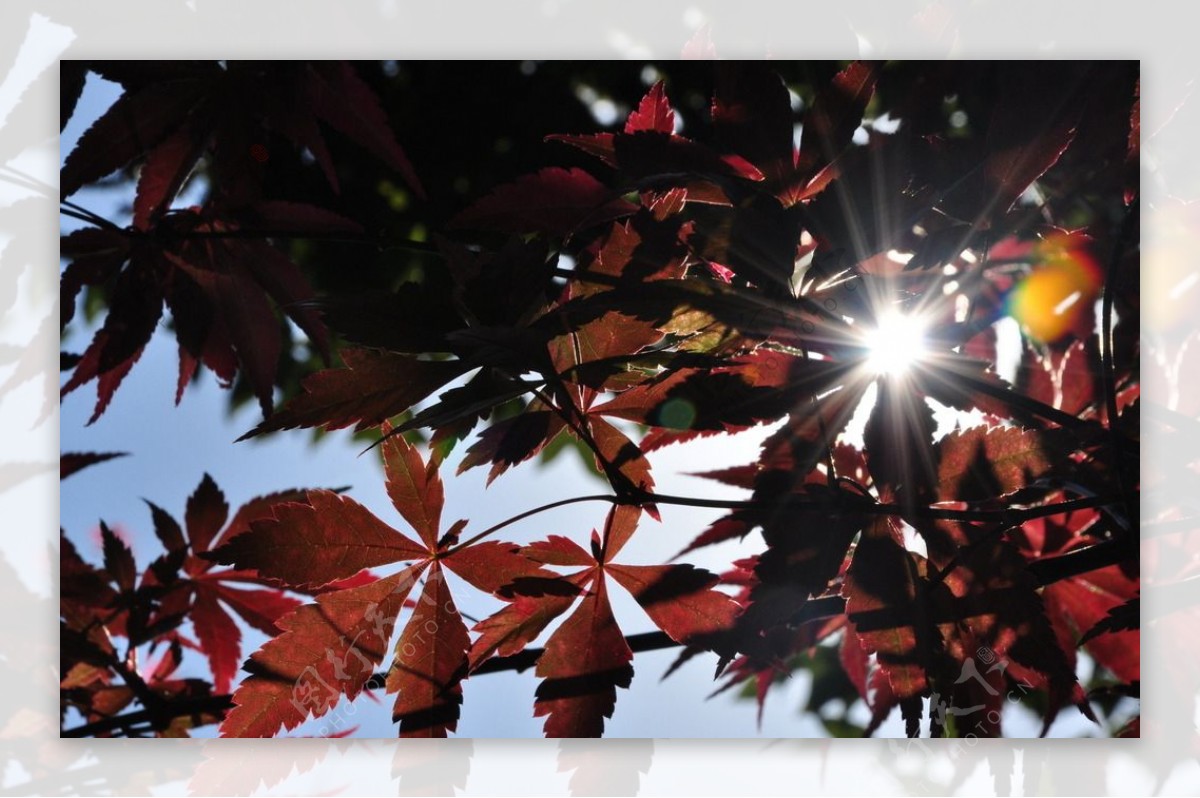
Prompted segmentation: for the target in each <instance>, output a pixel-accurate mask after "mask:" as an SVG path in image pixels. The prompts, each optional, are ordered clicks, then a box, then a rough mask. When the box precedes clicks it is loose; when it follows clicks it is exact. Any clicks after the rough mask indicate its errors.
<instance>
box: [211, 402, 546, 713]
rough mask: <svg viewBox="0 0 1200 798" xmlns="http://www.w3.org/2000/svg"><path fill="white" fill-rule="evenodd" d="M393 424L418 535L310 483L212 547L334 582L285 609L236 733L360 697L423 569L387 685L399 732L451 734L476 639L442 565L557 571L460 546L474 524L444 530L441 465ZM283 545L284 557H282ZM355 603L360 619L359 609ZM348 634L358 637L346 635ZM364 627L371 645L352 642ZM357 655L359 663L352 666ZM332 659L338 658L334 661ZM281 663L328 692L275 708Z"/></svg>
mask: <svg viewBox="0 0 1200 798" xmlns="http://www.w3.org/2000/svg"><path fill="white" fill-rule="evenodd" d="M393 432H394V431H393V429H392V427H391V426H390V425H388V424H384V426H383V434H384V439H383V442H382V444H381V447H380V448H381V453H382V457H383V464H384V471H385V474H386V477H387V489H388V495H389V497H390V498H391V500H392V503H393V504H394V505H395V508H396V510H397V511H398V512H399V513H400V515H401V516H402V517H403V518H404V519H405V520H406V521H407V522H408V523H409V524H410V525H411V526H412V527H413V529H414V531H415V532H416V533H417V537H418V539H419V540H420V542H417V541H414V540H412V539H410V538H408V537H407V536H406V535H405V534H403V533H402V532H400V531H398V530H396V529H393V528H392V527H390V526H388V525H387V524H385V523H384V522H382V521H380V520H379V519H377V518H376V517H375V516H374V515H373V514H372V513H370V511H368V510H367V509H366V508H364V507H362V506H361V505H359V504H357V503H356V502H354V501H353V500H351V499H348V498H346V497H341V496H338V495H336V494H333V493H330V492H328V491H310V492H309V493H308V496H307V499H308V500H307V502H304V503H301V502H296V503H290V504H284V505H280V506H278V507H277V508H276V509H275V513H274V517H273V518H271V519H269V520H266V521H260V522H254V523H251V525H250V526H251V528H250V530H249V531H246V532H243V533H241V534H239V535H237V536H235V537H234V538H233V540H232V541H230V542H229V543H227V544H226V545H225V546H223V547H222V548H221V549H218V550H217V551H215V552H214V553H213V554H212V555H211V558H212V559H216V560H218V561H220V562H226V563H231V564H233V565H235V567H236V568H238V569H254V571H255V572H257V573H258V574H260V575H261V576H262V577H264V578H267V579H273V580H279V581H280V582H282V583H283V584H286V585H287V586H289V587H291V588H294V589H305V588H307V589H312V588H314V587H318V586H323V588H324V592H322V593H321V594H320V595H319V596H318V597H317V603H316V604H315V605H312V604H310V605H305V606H304V607H301V608H299V609H298V610H295V611H294V612H293V613H292V614H290V615H288V616H286V617H285V618H283V619H281V620H280V621H279V625H280V626H282V627H283V628H284V629H285V634H283V635H281V636H279V637H278V638H276V639H275V640H273V641H272V642H271V643H269V644H268V645H267V646H266V647H264V648H263V649H262V650H260V651H259V652H258V653H256V654H255V655H254V656H252V658H251V661H250V664H249V666H248V668H249V669H250V672H251V674H252V675H251V676H250V677H249V678H248V679H247V680H246V681H245V682H243V683H242V685H241V686H240V687H239V688H238V690H237V692H236V693H235V694H234V702H235V704H237V705H238V706H239V707H242V706H245V707H247V708H246V709H244V710H242V709H238V710H235V711H236V712H237V713H238V715H237V718H236V719H235V718H234V714H233V713H231V714H230V716H229V718H227V720H226V726H223V727H222V733H223V734H226V736H235V735H236V736H245V735H249V736H262V735H264V734H267V735H269V734H273V733H274V732H275V731H276V729H277V728H278V726H279V725H280V724H282V725H283V726H284V728H287V729H290V728H293V727H294V726H295V725H297V724H298V723H299V722H301V721H302V720H304V718H305V717H306V716H307V713H308V711H309V710H311V711H312V713H313V715H314V716H319V715H321V714H323V713H324V712H327V711H328V709H329V707H330V706H332V704H333V703H334V702H335V701H336V700H337V699H338V697H339V696H341V695H342V694H344V695H345V696H347V697H348V698H350V699H352V698H354V696H356V695H357V694H358V693H359V692H360V691H361V690H362V689H363V687H364V685H365V684H366V682H367V680H368V679H369V678H370V676H371V670H370V669H371V668H373V667H375V666H376V665H378V664H379V663H380V662H381V661H382V658H383V649H384V647H385V646H386V644H387V642H388V640H389V639H390V637H391V631H392V628H393V627H394V626H395V624H396V622H397V618H398V616H399V614H400V610H401V608H402V607H403V606H404V599H405V597H407V595H408V593H409V592H410V591H411V589H412V587H413V585H414V584H415V583H416V581H417V580H418V579H419V578H420V577H421V576H422V575H424V577H425V586H424V588H423V589H422V592H421V597H420V598H419V599H418V600H417V603H416V605H415V609H414V611H413V613H412V615H411V616H410V617H409V618H408V621H407V622H406V624H405V626H404V630H403V631H402V632H401V634H400V638H399V641H398V642H397V644H396V649H395V654H394V660H393V663H392V665H391V667H390V669H389V671H388V676H387V680H386V687H387V690H388V692H398V696H397V699H396V703H395V708H394V719H395V720H396V721H398V722H399V724H400V734H401V736H406V737H407V736H432V737H444V736H446V734H447V733H448V732H450V731H453V730H454V728H455V725H456V723H457V719H458V714H459V704H460V703H461V686H460V682H461V681H462V679H464V678H466V676H467V673H468V670H469V665H470V662H471V660H470V659H469V657H468V652H469V650H470V648H471V641H470V638H469V636H468V634H467V630H466V626H465V624H464V623H463V621H462V619H461V617H460V616H459V613H458V611H457V609H455V606H454V602H453V599H452V597H451V595H450V593H449V587H448V585H447V583H446V582H445V576H444V573H443V568H447V569H449V570H450V571H452V572H454V573H455V574H456V575H457V576H460V577H462V578H463V579H464V580H466V581H467V582H468V583H469V584H471V585H472V586H474V587H476V588H477V589H479V590H482V591H484V592H486V593H492V592H495V591H497V590H500V589H501V588H502V587H503V586H504V585H505V584H507V583H509V582H512V581H515V580H519V579H529V578H534V577H540V578H544V579H552V578H554V574H553V573H551V572H548V571H545V570H543V569H541V568H540V567H539V564H538V563H536V562H534V561H532V560H530V559H528V558H527V557H525V556H524V555H523V554H522V553H521V550H520V548H519V547H517V546H515V545H512V544H505V543H499V542H487V543H477V544H475V545H472V546H466V547H458V546H457V543H458V539H459V536H460V534H461V531H462V529H463V527H464V525H465V522H458V523H456V524H454V525H452V526H451V528H450V529H449V530H448V531H446V532H445V533H444V534H443V533H442V532H441V530H440V518H441V513H442V505H443V502H444V496H445V493H444V489H443V486H442V482H441V478H440V476H439V475H438V472H437V470H436V464H435V463H434V462H430V463H428V464H427V463H426V462H425V461H424V460H423V458H422V457H421V456H420V454H419V453H418V452H417V450H416V449H415V448H414V447H413V446H412V445H411V444H409V443H408V442H407V441H405V440H404V438H403V437H402V436H401V435H399V434H393ZM281 552H284V553H285V555H284V556H280V553H281ZM399 561H411V562H412V565H410V566H409V567H408V568H407V569H405V570H404V571H402V572H400V574H397V575H393V576H390V577H385V578H384V579H383V580H381V581H386V582H387V583H388V584H389V585H390V588H389V589H388V590H387V591H385V592H379V591H378V590H375V589H373V586H372V585H366V586H362V587H358V586H353V587H347V588H343V589H336V584H337V580H344V579H346V578H347V577H348V576H350V575H352V574H354V573H357V572H358V571H359V570H360V569H362V568H365V567H372V566H377V565H385V564H388V563H392V562H399ZM355 608H357V610H358V611H359V613H360V617H357V618H356V617H354V615H353V610H354V609H355ZM325 613H334V614H335V615H334V616H331V617H336V622H335V621H329V622H325V621H323V620H322V618H323V615H324V614H325ZM347 637H348V638H349V639H350V640H351V643H350V644H346V643H345V640H346V639H347ZM360 637H361V639H362V640H364V641H365V646H366V647H365V648H364V647H362V646H358V645H356V644H355V643H354V642H353V641H354V640H356V639H358V638H360ZM508 645H509V646H511V641H510V642H509V644H508ZM330 646H334V648H329V647H330ZM339 646H340V648H339ZM289 651H290V652H291V653H288V652H289ZM326 651H334V652H335V653H334V654H331V655H330V656H329V658H328V661H326V660H322V657H323V656H325V652H326ZM351 659H353V660H354V661H355V663H357V664H355V665H353V668H352V667H351V665H350V664H349V663H350V660H351ZM329 662H332V663H333V664H334V665H336V668H335V669H334V670H332V671H331V670H329V667H330V665H329ZM280 668H283V669H284V671H283V672H284V674H285V675H286V676H287V678H289V679H291V680H292V681H293V682H295V683H296V685H297V689H300V687H301V685H300V682H297V681H296V680H298V679H300V678H301V677H302V676H303V675H304V674H305V673H308V674H310V675H312V676H313V678H314V679H318V678H319V680H320V684H319V685H317V686H319V687H320V690H322V691H324V692H323V693H321V695H322V696H323V697H322V698H321V700H320V701H317V702H315V703H314V702H308V703H305V702H301V704H302V705H301V706H299V707H295V706H294V707H293V708H292V709H290V710H281V711H279V712H272V711H271V710H270V709H269V705H270V704H271V703H272V702H274V701H279V700H285V699H286V697H287V695H288V692H287V691H288V690H290V689H291V688H290V687H289V686H288V685H287V684H282V685H281V684H280V681H281V679H280V678H278V677H277V676H276V675H272V673H274V672H275V671H278V670H279V669H280ZM306 669H307V670H306ZM330 674H333V675H334V676H337V679H336V680H335V679H332V678H331V677H330ZM317 686H313V685H308V686H305V687H304V689H305V690H307V691H308V692H306V693H305V694H306V695H308V696H310V697H311V690H315V689H317ZM272 724H274V725H272Z"/></svg>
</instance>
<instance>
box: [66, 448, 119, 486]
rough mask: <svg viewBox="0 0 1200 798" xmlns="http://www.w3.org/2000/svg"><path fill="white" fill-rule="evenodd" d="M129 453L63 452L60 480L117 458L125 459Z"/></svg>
mask: <svg viewBox="0 0 1200 798" xmlns="http://www.w3.org/2000/svg"><path fill="white" fill-rule="evenodd" d="M127 454H128V452H63V453H62V454H60V455H59V457H58V478H59V479H60V480H63V479H66V478H67V477H69V476H71V475H72V474H74V473H76V472H78V471H82V470H83V469H85V468H87V467H88V466H93V465H95V464H96V463H103V462H104V461H105V460H112V459H113V458H115V457H125V456H126V455H127Z"/></svg>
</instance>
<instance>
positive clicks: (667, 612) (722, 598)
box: [473, 505, 740, 737]
mask: <svg viewBox="0 0 1200 798" xmlns="http://www.w3.org/2000/svg"><path fill="white" fill-rule="evenodd" d="M640 515H641V510H640V509H639V508H635V507H629V506H620V505H618V506H615V507H613V509H612V510H611V511H610V512H609V514H608V517H607V518H606V520H605V525H604V531H603V534H602V535H601V534H598V533H593V540H592V552H591V553H589V552H587V551H586V550H584V549H583V548H582V547H580V546H579V545H578V544H576V543H574V542H573V541H571V540H569V539H567V538H563V537H559V536H551V537H549V538H548V539H546V540H545V541H540V542H536V543H533V544H531V545H530V546H527V547H526V548H525V551H526V553H527V555H528V556H529V557H530V558H531V559H533V560H536V561H538V562H543V563H547V564H551V565H558V566H569V567H571V566H573V567H580V566H582V568H583V570H580V571H576V572H575V573H573V574H570V575H568V576H565V577H563V579H564V580H565V581H566V582H567V583H568V584H570V585H572V586H575V587H576V588H578V589H583V588H585V587H586V589H587V592H585V594H584V598H583V600H582V601H581V602H580V603H579V605H578V606H577V607H576V608H575V611H574V612H573V613H572V614H571V615H570V616H568V618H567V619H566V620H565V621H564V622H563V624H562V625H561V626H560V627H559V628H558V629H557V630H556V631H555V632H554V634H552V635H551V636H550V639H549V641H547V643H546V648H545V649H544V651H543V653H542V655H541V656H540V657H539V658H538V661H537V666H536V673H537V675H538V676H541V677H542V678H543V681H542V683H541V684H540V685H539V686H538V689H537V693H536V700H535V703H534V715H535V716H536V717H541V716H546V722H545V725H544V730H545V733H546V736H548V737H586V736H592V737H598V736H600V735H601V733H602V732H603V729H604V719H605V718H610V717H612V713H613V710H614V708H615V706H616V688H617V687H628V686H629V684H630V681H631V680H632V678H633V666H632V665H631V664H630V662H631V661H632V659H633V653H632V651H630V649H629V646H628V644H627V643H626V642H625V638H624V635H623V634H622V633H621V629H620V627H619V626H618V625H617V622H616V619H615V617H614V616H613V613H612V607H611V605H610V603H609V600H608V592H607V591H608V589H607V586H606V585H607V582H606V579H607V577H608V576H611V577H612V578H613V579H614V580H615V581H617V582H618V583H619V584H620V585H622V586H623V587H624V588H625V589H626V590H628V591H629V592H630V594H631V595H632V596H633V597H634V599H635V600H636V601H637V602H638V604H639V605H641V607H642V608H643V609H644V610H645V611H646V614H647V615H648V616H649V617H650V620H651V621H653V622H654V624H655V625H656V626H657V627H658V628H660V629H661V630H663V631H664V632H666V633H667V634H668V635H669V636H670V637H671V639H672V640H675V641H676V642H678V643H681V644H684V645H688V646H694V647H700V648H707V649H713V650H718V651H721V652H724V653H725V654H727V655H731V654H732V648H731V646H730V641H729V636H728V635H729V632H730V630H731V628H732V626H733V624H734V621H735V619H736V617H737V614H738V612H739V609H740V608H739V607H738V605H737V604H736V603H735V602H734V601H733V600H732V599H731V598H730V597H729V596H727V595H725V594H724V593H721V592H720V591H716V590H713V589H712V588H713V586H714V585H715V584H716V583H717V582H718V578H717V577H716V576H714V575H713V574H710V573H709V572H707V571H704V570H702V569H699V568H694V567H693V566H690V565H664V566H633V565H617V564H614V563H613V562H612V560H613V558H614V557H616V555H617V554H618V553H619V552H620V551H621V549H622V548H623V547H624V546H625V544H626V543H627V542H628V540H629V539H630V537H632V535H633V533H634V531H635V530H636V528H637V523H638V519H639V517H640ZM539 586H540V585H539V584H538V582H534V584H533V585H530V584H528V583H526V582H523V581H518V582H515V583H513V584H512V585H511V586H510V588H509V589H510V590H511V591H514V592H516V591H521V592H523V593H525V595H526V598H527V601H526V602H525V604H524V606H521V605H519V604H515V603H514V606H513V607H512V608H508V610H509V611H508V613H507V617H503V618H501V617H500V615H498V616H497V619H496V621H489V622H485V623H484V624H480V626H479V628H480V629H481V630H482V631H484V633H485V637H487V639H488V642H487V646H488V647H489V648H498V647H500V646H501V645H502V644H503V643H504V642H507V640H509V639H511V638H512V637H513V636H517V635H519V636H520V637H518V640H524V639H527V637H528V635H529V633H530V632H533V633H535V634H536V632H537V631H540V630H541V629H542V628H544V627H545V626H546V624H547V623H548V622H549V620H551V619H552V618H553V617H554V614H560V613H562V612H565V611H566V609H567V608H568V607H569V606H570V605H571V603H572V602H573V600H574V596H573V595H572V594H571V593H570V592H569V591H562V590H557V591H553V592H551V591H546V592H544V593H543V594H542V595H541V596H538V595H537V594H536V588H537V587H539ZM531 587H532V588H533V589H531ZM552 613H553V614H552ZM503 614H504V613H503V612H502V613H501V615H503ZM482 639H483V638H481V640H482ZM477 645H478V644H477ZM473 653H474V652H473ZM473 659H474V656H473Z"/></svg>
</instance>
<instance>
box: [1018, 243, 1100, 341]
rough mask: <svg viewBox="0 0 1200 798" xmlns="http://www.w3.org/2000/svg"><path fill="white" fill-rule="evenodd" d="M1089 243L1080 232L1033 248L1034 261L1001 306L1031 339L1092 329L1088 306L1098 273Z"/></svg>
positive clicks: (1094, 295)
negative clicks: (1003, 305)
mask: <svg viewBox="0 0 1200 798" xmlns="http://www.w3.org/2000/svg"><path fill="white" fill-rule="evenodd" d="M1089 244H1090V239H1088V238H1087V237H1086V236H1083V235H1080V234H1077V233H1063V234H1060V235H1055V236H1051V237H1049V238H1047V239H1045V240H1044V241H1042V242H1041V243H1039V244H1038V245H1037V246H1036V247H1035V248H1034V253H1035V254H1036V256H1037V265H1036V266H1035V267H1034V269H1033V271H1032V272H1031V273H1030V274H1029V275H1028V276H1026V277H1025V278H1024V279H1023V280H1021V281H1020V282H1019V283H1017V285H1016V286H1015V287H1014V288H1013V290H1012V292H1011V293H1010V294H1009V296H1008V302H1007V307H1006V309H1007V311H1008V314H1009V315H1010V316H1012V317H1013V318H1014V319H1016V320H1017V322H1018V323H1019V324H1020V325H1021V328H1022V329H1023V330H1024V331H1025V333H1026V334H1027V335H1029V336H1030V337H1031V338H1034V339H1036V340H1038V341H1040V342H1042V343H1054V342H1056V341H1059V340H1061V339H1063V338H1065V337H1066V336H1068V335H1071V334H1074V335H1077V336H1081V337H1082V336H1086V335H1088V334H1090V333H1091V332H1092V325H1093V322H1092V306H1093V305H1094V303H1095V301H1096V298H1097V297H1098V296H1100V287H1101V283H1102V282H1103V272H1102V270H1101V268H1100V265H1099V264H1098V263H1097V262H1096V260H1095V258H1093V257H1092V255H1091V253H1090V251H1089V248H1088V247H1089Z"/></svg>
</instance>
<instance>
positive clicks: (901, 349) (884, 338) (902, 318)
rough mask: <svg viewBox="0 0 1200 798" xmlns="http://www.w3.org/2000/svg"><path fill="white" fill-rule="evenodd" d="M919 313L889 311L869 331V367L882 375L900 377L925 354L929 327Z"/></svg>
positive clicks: (865, 343) (874, 372)
mask: <svg viewBox="0 0 1200 798" xmlns="http://www.w3.org/2000/svg"><path fill="white" fill-rule="evenodd" d="M926 326H927V324H926V322H925V321H924V320H922V319H920V318H918V317H917V316H910V315H905V314H903V313H888V314H886V315H883V316H880V317H879V319H878V320H877V323H876V326H875V327H873V328H871V329H869V330H867V332H866V334H865V335H864V337H863V343H864V345H865V346H866V349H867V361H866V367H867V369H868V370H870V371H871V372H872V373H873V374H877V375H879V376H888V377H899V376H901V375H903V374H905V373H906V372H907V371H908V370H909V369H911V368H912V367H913V366H914V365H915V364H916V363H917V362H919V361H920V360H921V358H922V357H924V356H925V352H926V349H925V328H926Z"/></svg>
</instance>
